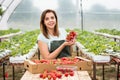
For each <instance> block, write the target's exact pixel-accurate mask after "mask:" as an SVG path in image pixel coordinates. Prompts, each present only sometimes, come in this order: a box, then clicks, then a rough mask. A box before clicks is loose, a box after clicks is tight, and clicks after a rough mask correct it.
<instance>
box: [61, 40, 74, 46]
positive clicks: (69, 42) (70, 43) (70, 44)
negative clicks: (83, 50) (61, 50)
mask: <svg viewBox="0 0 120 80" xmlns="http://www.w3.org/2000/svg"><path fill="white" fill-rule="evenodd" d="M75 42H76V40H75V39H73V40H72V41H65V42H64V43H63V44H64V46H72V45H74V44H75Z"/></svg>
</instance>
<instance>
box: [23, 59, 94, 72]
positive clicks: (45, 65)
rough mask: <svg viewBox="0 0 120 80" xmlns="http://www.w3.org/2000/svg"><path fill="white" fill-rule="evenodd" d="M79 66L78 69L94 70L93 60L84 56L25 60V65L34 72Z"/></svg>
mask: <svg viewBox="0 0 120 80" xmlns="http://www.w3.org/2000/svg"><path fill="white" fill-rule="evenodd" d="M60 65H66V66H77V68H76V70H87V71H90V70H92V62H91V61H90V60H88V59H84V58H82V57H75V58H70V57H63V58H60V59H53V60H45V59H41V60H25V62H24V67H25V69H27V70H28V71H30V72H31V73H33V74H37V73H43V72H44V70H48V71H50V70H56V69H57V67H58V66H60Z"/></svg>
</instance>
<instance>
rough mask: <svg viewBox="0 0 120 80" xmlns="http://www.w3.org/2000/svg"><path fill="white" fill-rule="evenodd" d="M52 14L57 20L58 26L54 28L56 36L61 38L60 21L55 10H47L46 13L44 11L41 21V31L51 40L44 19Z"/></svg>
mask: <svg viewBox="0 0 120 80" xmlns="http://www.w3.org/2000/svg"><path fill="white" fill-rule="evenodd" d="M49 12H52V13H53V14H54V16H55V18H56V25H55V27H54V33H53V34H54V36H59V31H58V19H57V15H56V12H55V11H54V10H51V9H47V10H45V11H43V13H42V15H41V21H40V29H41V32H42V33H43V35H44V36H45V37H46V38H48V39H49V35H48V30H47V27H46V25H45V24H44V19H45V16H46V14H47V13H49Z"/></svg>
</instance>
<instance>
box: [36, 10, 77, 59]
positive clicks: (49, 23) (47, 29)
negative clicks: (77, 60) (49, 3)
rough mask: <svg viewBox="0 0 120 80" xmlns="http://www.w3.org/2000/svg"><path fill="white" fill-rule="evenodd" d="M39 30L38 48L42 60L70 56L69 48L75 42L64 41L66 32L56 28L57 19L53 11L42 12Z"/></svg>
mask: <svg viewBox="0 0 120 80" xmlns="http://www.w3.org/2000/svg"><path fill="white" fill-rule="evenodd" d="M40 30H41V34H39V36H38V46H39V50H40V54H41V56H42V58H44V59H56V58H61V57H68V56H71V47H72V45H73V44H74V43H75V40H73V41H69V42H68V41H66V36H67V32H66V31H65V30H64V29H62V28H61V29H60V28H58V18H57V15H56V12H55V11H54V10H51V9H47V10H45V11H43V13H42V15H41V21H40Z"/></svg>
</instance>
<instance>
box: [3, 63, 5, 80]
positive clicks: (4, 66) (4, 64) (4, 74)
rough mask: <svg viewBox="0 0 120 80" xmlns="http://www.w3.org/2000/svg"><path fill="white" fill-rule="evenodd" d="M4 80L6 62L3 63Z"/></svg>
mask: <svg viewBox="0 0 120 80" xmlns="http://www.w3.org/2000/svg"><path fill="white" fill-rule="evenodd" d="M3 80H5V62H3Z"/></svg>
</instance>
